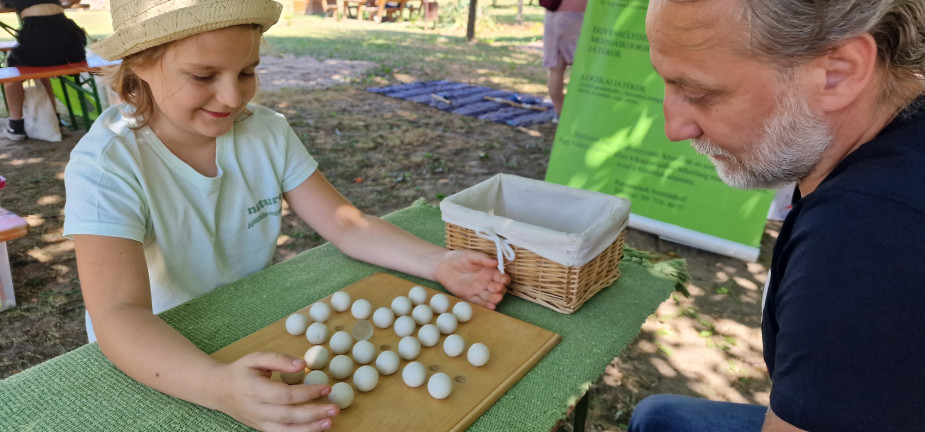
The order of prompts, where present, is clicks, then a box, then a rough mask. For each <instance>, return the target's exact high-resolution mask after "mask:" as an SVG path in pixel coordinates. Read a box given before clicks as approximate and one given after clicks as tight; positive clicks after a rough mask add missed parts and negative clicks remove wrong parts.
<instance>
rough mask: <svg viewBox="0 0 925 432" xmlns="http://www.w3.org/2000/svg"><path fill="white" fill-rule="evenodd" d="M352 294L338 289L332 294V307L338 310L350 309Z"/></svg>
mask: <svg viewBox="0 0 925 432" xmlns="http://www.w3.org/2000/svg"><path fill="white" fill-rule="evenodd" d="M350 301H351V300H350V294H347V293H345V292H343V291H338V292H336V293H334V294H332V295H331V307H333V308H334V310H336V311H338V312H343V311H345V310H347V309H350Z"/></svg>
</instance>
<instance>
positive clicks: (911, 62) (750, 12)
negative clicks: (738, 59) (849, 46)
mask: <svg viewBox="0 0 925 432" xmlns="http://www.w3.org/2000/svg"><path fill="white" fill-rule="evenodd" d="M743 14H744V18H745V21H746V22H747V23H748V25H749V27H750V32H751V40H750V47H751V49H752V50H753V51H754V52H755V53H756V54H758V55H760V56H763V57H767V58H769V59H771V61H773V62H775V63H776V64H778V65H779V66H780V67H781V68H782V69H785V70H787V69H791V68H793V67H794V66H796V65H799V64H800V63H802V62H804V61H807V60H809V59H812V58H816V57H819V56H822V55H824V54H826V53H827V52H829V51H831V50H832V49H835V48H837V47H838V46H839V45H840V44H842V43H843V42H845V41H846V40H847V39H848V38H851V37H855V36H859V35H862V34H865V33H870V34H871V35H872V36H873V37H874V39H875V40H876V42H877V50H878V56H879V58H878V62H879V63H880V65H881V66H882V67H883V69H884V70H885V71H886V73H885V76H884V94H883V100H882V102H887V101H891V100H892V101H896V100H897V99H899V100H908V99H909V98H911V97H915V96H917V95H919V94H921V93H923V91H925V1H923V0H743Z"/></svg>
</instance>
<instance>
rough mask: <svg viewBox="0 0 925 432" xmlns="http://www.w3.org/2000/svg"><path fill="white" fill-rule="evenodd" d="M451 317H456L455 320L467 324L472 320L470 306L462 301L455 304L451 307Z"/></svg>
mask: <svg viewBox="0 0 925 432" xmlns="http://www.w3.org/2000/svg"><path fill="white" fill-rule="evenodd" d="M453 315H456V320H457V321H459V322H468V321H469V320H470V319H472V305H470V304H469V303H466V302H464V301H461V302H459V303H456V305H455V306H453Z"/></svg>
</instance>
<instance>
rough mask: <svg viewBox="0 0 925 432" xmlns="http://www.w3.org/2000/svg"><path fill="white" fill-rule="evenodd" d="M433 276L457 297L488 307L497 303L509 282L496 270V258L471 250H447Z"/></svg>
mask: <svg viewBox="0 0 925 432" xmlns="http://www.w3.org/2000/svg"><path fill="white" fill-rule="evenodd" d="M434 277H435V278H436V279H437V282H440V284H442V285H443V286H444V287H446V289H447V290H449V291H450V292H451V293H453V294H454V295H456V296H457V297H459V298H462V299H465V300H468V301H470V302H472V303H475V304H477V305H481V306H484V307H486V308H488V309H495V307H497V305H498V303H499V302H500V301H501V299H502V298H504V293H505V291H507V289H506V288H505V286H506V285H507V284H509V283H510V282H511V278H510V276H508V275H506V274H504V273H501V271H499V270H498V261H496V260H495V259H493V258H491V257H490V256H488V255H486V254H484V253H482V252H478V251H474V250H453V251H447V252H446V254H445V255H444V258H443V260H442V261H441V262H440V263H439V264H438V265H437V270H436V271H435V272H434Z"/></svg>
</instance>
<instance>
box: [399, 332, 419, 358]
mask: <svg viewBox="0 0 925 432" xmlns="http://www.w3.org/2000/svg"><path fill="white" fill-rule="evenodd" d="M420 353H421V342H420V341H419V340H417V338H416V337H414V336H405V337H403V338H401V340H400V341H398V355H399V357H401V358H403V359H405V360H414V359H416V358H417V357H418V354H420Z"/></svg>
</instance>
